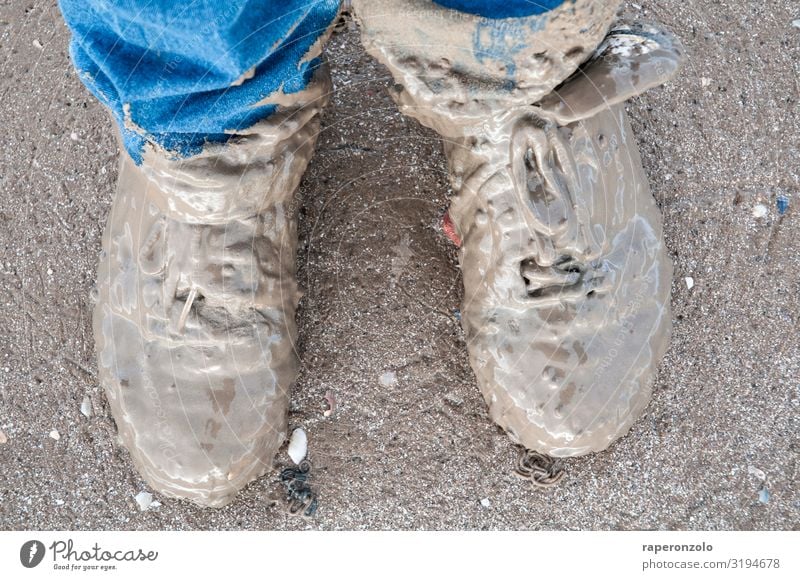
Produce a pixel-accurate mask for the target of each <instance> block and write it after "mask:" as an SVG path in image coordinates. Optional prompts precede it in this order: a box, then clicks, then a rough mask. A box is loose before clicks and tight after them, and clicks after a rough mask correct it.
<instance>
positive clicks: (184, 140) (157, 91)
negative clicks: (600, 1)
mask: <svg viewBox="0 0 800 580" xmlns="http://www.w3.org/2000/svg"><path fill="white" fill-rule="evenodd" d="M562 1H563V0H537V1H533V0H438V1H437V2H436V3H437V4H440V5H442V6H445V7H448V8H453V9H456V10H462V11H465V12H469V13H472V14H479V15H481V16H484V17H487V18H508V17H520V16H529V15H534V14H541V13H543V12H546V11H547V10H550V9H552V8H554V7H556V6H558V5H559V4H561V3H562ZM60 7H61V11H62V13H63V15H64V19H65V20H66V22H67V25H68V26H69V28H70V30H71V31H72V41H71V44H70V53H71V56H72V61H73V63H74V65H75V68H76V69H77V71H78V74H79V76H80V79H81V81H83V83H84V84H85V85H86V86H87V87H88V89H89V90H90V91H91V92H92V93H93V94H94V95H95V96H96V97H97V98H98V99H99V100H100V102H102V103H103V104H104V105H105V106H106V107H108V109H109V110H110V111H111V113H112V114H113V116H114V118H115V119H116V121H117V124H118V125H119V128H120V131H121V133H122V138H123V143H124V145H125V149H126V150H127V151H128V153H129V154H130V156H131V157H132V158H133V159H134V161H136V163H137V164H138V163H141V159H142V154H143V149H144V146H145V144H146V143H147V142H150V143H152V144H153V145H155V146H157V147H159V148H161V149H163V150H165V151H167V152H169V153H170V154H172V155H174V156H176V157H185V156H190V155H194V154H196V153H199V152H200V150H201V149H202V147H203V145H204V144H205V143H206V142H224V141H225V140H227V139H229V138H230V136H231V134H232V133H234V132H236V131H237V130H240V129H244V128H247V127H249V126H251V125H253V124H255V123H256V122H258V121H259V120H261V119H264V118H266V117H267V116H269V115H270V114H271V113H272V112H273V111H274V110H275V108H276V105H274V104H259V103H260V102H262V101H263V100H265V99H266V98H267V97H268V96H269V95H271V94H273V93H275V92H276V91H278V90H283V92H284V93H287V94H291V93H294V92H297V91H301V90H302V89H303V88H304V87H305V86H306V85H307V83H308V82H309V80H310V79H311V77H312V75H313V74H314V71H315V69H316V68H317V67H319V65H320V60H319V58H318V57H313V58H308V57H307V55H308V54H309V53H310V52H312V47H314V46H315V43H316V42H317V41H318V40H320V39H321V38H324V37H325V35H326V33H327V32H328V30H329V29H330V27H331V25H332V24H333V21H334V19H335V18H336V15H337V12H338V10H339V0H281V1H280V2H279V1H272V0H192V1H191V2H189V1H188V0H185V1H175V0H172V1H170V0H60ZM312 54H313V52H312Z"/></svg>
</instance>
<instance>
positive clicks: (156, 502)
mask: <svg viewBox="0 0 800 580" xmlns="http://www.w3.org/2000/svg"><path fill="white" fill-rule="evenodd" d="M160 507H161V502H160V501H154V502H153V503H151V504H150V509H152V510H155V509H158V508H160Z"/></svg>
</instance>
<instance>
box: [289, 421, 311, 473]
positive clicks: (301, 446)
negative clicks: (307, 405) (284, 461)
mask: <svg viewBox="0 0 800 580" xmlns="http://www.w3.org/2000/svg"><path fill="white" fill-rule="evenodd" d="M287 453H288V454H289V457H291V458H292V461H293V462H294V464H295V465H300V462H301V461H303V459H305V458H306V453H308V436H307V435H306V432H305V431H304V430H303V429H302V428H301V427H298V428H297V429H295V430H294V431H292V436H291V438H290V439H289V449H287Z"/></svg>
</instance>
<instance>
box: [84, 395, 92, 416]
mask: <svg viewBox="0 0 800 580" xmlns="http://www.w3.org/2000/svg"><path fill="white" fill-rule="evenodd" d="M81 414H82V415H83V416H84V417H86V418H87V419H88V418H89V417H91V416H92V400H91V399H90V398H89V396H88V395H87V396H85V397H84V398H83V401H82V402H81Z"/></svg>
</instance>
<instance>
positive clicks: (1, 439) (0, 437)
mask: <svg viewBox="0 0 800 580" xmlns="http://www.w3.org/2000/svg"><path fill="white" fill-rule="evenodd" d="M6 443H8V436H7V435H6V434H5V431H0V445H5V444H6Z"/></svg>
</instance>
